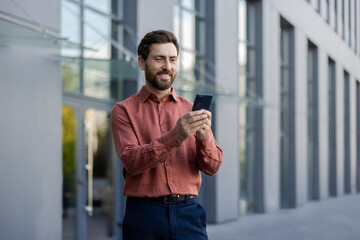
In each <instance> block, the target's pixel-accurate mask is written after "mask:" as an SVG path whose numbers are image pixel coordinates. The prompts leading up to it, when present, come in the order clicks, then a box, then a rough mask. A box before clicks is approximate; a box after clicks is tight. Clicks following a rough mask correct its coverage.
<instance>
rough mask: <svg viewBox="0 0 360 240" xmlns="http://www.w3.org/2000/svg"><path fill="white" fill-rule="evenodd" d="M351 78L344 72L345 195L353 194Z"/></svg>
mask: <svg viewBox="0 0 360 240" xmlns="http://www.w3.org/2000/svg"><path fill="white" fill-rule="evenodd" d="M350 150H351V147H350V76H349V73H348V72H347V71H344V177H345V180H344V189H345V193H350V192H351V183H350V181H351V180H350V179H351V178H350V176H351V172H350V153H351V152H350Z"/></svg>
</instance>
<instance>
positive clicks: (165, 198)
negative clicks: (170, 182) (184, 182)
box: [164, 195, 180, 204]
mask: <svg viewBox="0 0 360 240" xmlns="http://www.w3.org/2000/svg"><path fill="white" fill-rule="evenodd" d="M169 197H171V198H176V202H174V201H168V199H169ZM179 202H180V195H174V196H164V203H165V204H171V203H179Z"/></svg>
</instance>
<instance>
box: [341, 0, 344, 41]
mask: <svg viewBox="0 0 360 240" xmlns="http://www.w3.org/2000/svg"><path fill="white" fill-rule="evenodd" d="M341 37H342V38H343V39H345V0H341Z"/></svg>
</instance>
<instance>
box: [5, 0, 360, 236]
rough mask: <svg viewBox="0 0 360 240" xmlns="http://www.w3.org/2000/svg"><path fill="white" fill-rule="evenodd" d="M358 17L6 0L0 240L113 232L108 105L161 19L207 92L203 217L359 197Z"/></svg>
mask: <svg viewBox="0 0 360 240" xmlns="http://www.w3.org/2000/svg"><path fill="white" fill-rule="evenodd" d="M359 26H360V3H359V0H262V1H261V0H206V1H205V0H152V1H148V0H46V1H45V0H32V1H26V0H2V1H1V2H0V73H1V74H0V112H1V117H0V126H1V134H0V192H1V198H0V199H1V200H0V238H1V239H29V240H31V239H36V240H41V239H44V240H45V239H46V240H48V239H79V240H83V239H120V238H121V236H120V235H121V234H120V233H121V221H122V216H123V214H124V203H125V199H124V197H123V196H122V185H123V179H122V174H121V162H120V161H119V159H118V157H117V155H116V153H115V150H114V147H113V144H112V139H111V133H110V125H109V115H110V112H111V109H112V106H113V104H114V103H115V102H116V101H120V100H122V99H125V98H126V97H128V96H130V95H132V94H134V93H136V92H137V91H138V90H139V89H140V88H141V86H142V85H143V84H144V81H145V79H144V76H143V73H142V72H141V71H139V68H138V66H137V55H136V47H137V44H138V42H139V41H140V39H141V38H142V37H143V36H144V35H145V34H146V33H147V32H149V31H152V30H156V29H167V30H170V31H173V32H174V33H175V34H176V36H177V37H178V39H179V42H180V45H181V52H180V55H179V73H178V77H177V80H176V81H175V89H176V91H177V92H178V93H179V94H180V95H182V96H184V97H186V98H187V99H188V100H189V101H192V100H193V98H194V95H195V94H196V93H199V92H200V93H210V94H213V95H214V101H213V104H212V111H213V131H214V133H215V136H216V139H217V141H218V143H219V145H220V146H221V147H222V149H223V151H224V161H223V165H222V167H221V169H220V171H219V172H218V174H217V175H216V176H215V177H207V176H203V186H202V189H201V192H200V201H201V203H202V204H203V205H204V206H205V208H206V211H207V217H208V222H211V223H221V222H226V221H231V220H235V219H237V218H239V217H240V218H241V216H242V215H244V214H251V213H266V212H272V211H276V210H278V209H280V208H296V207H299V206H301V205H303V204H305V203H307V202H308V201H318V200H323V199H326V198H329V197H337V196H341V195H344V194H353V193H355V192H360V152H359V151H360V127H358V126H360V33H359V32H360V28H359ZM144 121H146V119H144Z"/></svg>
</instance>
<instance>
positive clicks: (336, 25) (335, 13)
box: [334, 0, 338, 32]
mask: <svg viewBox="0 0 360 240" xmlns="http://www.w3.org/2000/svg"><path fill="white" fill-rule="evenodd" d="M334 21H335V25H334V27H335V32H337V31H338V0H334Z"/></svg>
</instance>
